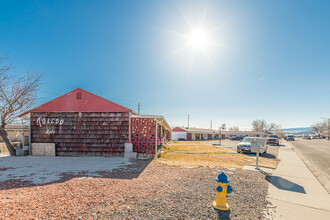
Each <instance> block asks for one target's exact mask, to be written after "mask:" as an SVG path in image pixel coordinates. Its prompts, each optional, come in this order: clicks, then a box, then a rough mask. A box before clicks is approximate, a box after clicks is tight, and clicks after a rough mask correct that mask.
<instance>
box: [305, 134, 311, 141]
mask: <svg viewBox="0 0 330 220" xmlns="http://www.w3.org/2000/svg"><path fill="white" fill-rule="evenodd" d="M304 139H306V140H311V139H312V138H311V136H309V135H305V136H304Z"/></svg>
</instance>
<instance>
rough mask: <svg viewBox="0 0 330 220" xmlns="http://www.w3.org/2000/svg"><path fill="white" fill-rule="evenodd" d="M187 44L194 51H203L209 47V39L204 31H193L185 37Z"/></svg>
mask: <svg viewBox="0 0 330 220" xmlns="http://www.w3.org/2000/svg"><path fill="white" fill-rule="evenodd" d="M187 44H188V47H190V48H192V49H194V50H205V49H207V48H208V47H209V45H210V39H209V36H208V34H207V32H206V31H205V30H202V29H195V30H192V31H191V32H190V33H189V34H188V35H187Z"/></svg>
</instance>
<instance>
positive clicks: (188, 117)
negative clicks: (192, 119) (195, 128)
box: [187, 115, 189, 128]
mask: <svg viewBox="0 0 330 220" xmlns="http://www.w3.org/2000/svg"><path fill="white" fill-rule="evenodd" d="M187 128H189V115H188V127H187Z"/></svg>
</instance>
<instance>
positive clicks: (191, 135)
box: [172, 127, 267, 141]
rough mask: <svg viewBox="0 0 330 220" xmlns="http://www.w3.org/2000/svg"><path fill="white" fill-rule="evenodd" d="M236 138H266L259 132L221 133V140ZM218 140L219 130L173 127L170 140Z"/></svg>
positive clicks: (264, 134)
mask: <svg viewBox="0 0 330 220" xmlns="http://www.w3.org/2000/svg"><path fill="white" fill-rule="evenodd" d="M236 136H249V137H266V136H267V134H266V133H265V132H259V131H221V138H222V139H225V138H231V137H236ZM217 139H220V133H219V130H213V129H204V128H185V127H175V128H173V131H172V140H173V141H178V140H187V141H198V140H217Z"/></svg>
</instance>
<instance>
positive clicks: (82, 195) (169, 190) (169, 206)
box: [0, 160, 269, 219]
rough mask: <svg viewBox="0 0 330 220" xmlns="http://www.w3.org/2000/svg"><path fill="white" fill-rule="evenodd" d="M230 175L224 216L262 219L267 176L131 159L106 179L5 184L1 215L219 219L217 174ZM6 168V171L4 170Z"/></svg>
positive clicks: (0, 195)
mask: <svg viewBox="0 0 330 220" xmlns="http://www.w3.org/2000/svg"><path fill="white" fill-rule="evenodd" d="M220 171H225V173H227V175H228V177H229V180H230V181H231V185H232V186H233V188H234V190H235V191H234V192H233V193H232V194H231V195H230V196H229V197H228V204H229V205H230V207H231V209H230V212H225V213H222V214H221V216H222V218H221V219H229V218H231V219H259V218H263V217H262V215H263V211H264V209H265V208H266V206H267V205H269V204H268V202H267V201H266V195H267V189H268V182H267V181H266V180H265V176H264V175H263V174H260V173H257V172H252V171H246V170H241V169H221V168H219V167H213V168H210V167H199V168H181V167H172V166H167V165H163V164H160V163H158V162H156V161H140V160H137V161H135V162H132V164H130V165H128V166H127V167H125V168H120V169H117V170H113V171H112V172H104V171H102V172H98V174H99V175H100V176H102V177H90V176H89V175H86V173H81V174H79V175H72V174H63V178H62V179H61V180H60V181H57V182H54V183H50V184H47V185H34V184H32V183H31V182H27V181H25V182H23V181H19V180H7V181H4V182H0V189H1V191H0V219H21V218H23V219H31V218H34V219H41V218H42V219H44V218H50V219H79V218H80V219H217V218H218V217H219V215H218V214H217V212H215V211H214V210H212V208H211V206H210V204H211V202H212V201H213V200H214V199H215V194H216V191H215V188H216V182H215V177H217V175H218V174H219V172H220ZM0 172H1V171H0Z"/></svg>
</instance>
